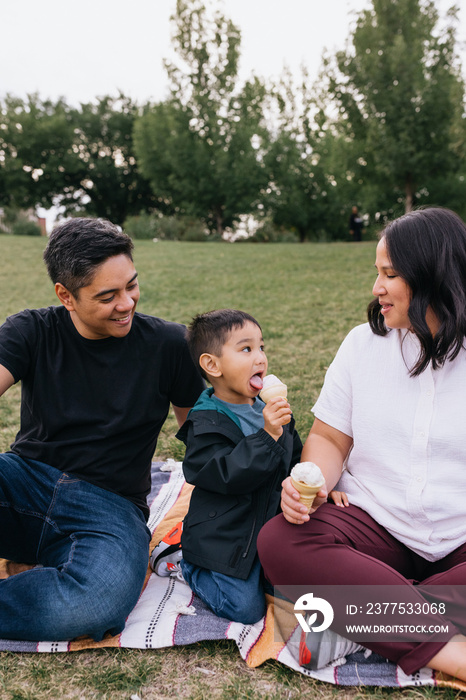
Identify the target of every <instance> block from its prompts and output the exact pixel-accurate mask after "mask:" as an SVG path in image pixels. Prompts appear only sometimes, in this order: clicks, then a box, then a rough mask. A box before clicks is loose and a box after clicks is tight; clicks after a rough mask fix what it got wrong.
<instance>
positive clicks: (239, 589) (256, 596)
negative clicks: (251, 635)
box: [180, 557, 266, 625]
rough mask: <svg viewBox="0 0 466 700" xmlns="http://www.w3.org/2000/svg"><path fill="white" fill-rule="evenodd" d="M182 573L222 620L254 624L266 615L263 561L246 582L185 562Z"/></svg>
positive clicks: (258, 563) (197, 593)
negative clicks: (223, 618)
mask: <svg viewBox="0 0 466 700" xmlns="http://www.w3.org/2000/svg"><path fill="white" fill-rule="evenodd" d="M180 564H181V571H182V572H183V577H184V580H185V581H186V583H187V584H188V585H189V587H190V588H191V590H192V591H194V593H195V594H196V595H197V596H198V597H199V598H200V599H201V600H203V601H204V603H205V604H206V605H208V606H209V608H210V609H211V610H213V612H214V613H215V614H216V615H218V616H219V617H225V618H226V619H227V620H233V621H234V622H242V623H243V625H253V624H254V623H256V622H258V621H259V620H260V619H261V618H262V617H263V616H264V615H265V607H266V606H265V595H264V587H263V584H262V569H261V565H260V562H259V559H258V558H257V557H256V562H255V564H254V566H253V568H252V569H251V573H250V574H249V576H248V578H247V579H246V580H245V581H243V580H242V579H240V578H235V577H234V576H226V575H225V574H219V573H217V572H216V571H210V570H209V569H203V568H201V567H200V566H194V565H193V564H189V562H187V561H185V560H184V559H182V560H181V562H180Z"/></svg>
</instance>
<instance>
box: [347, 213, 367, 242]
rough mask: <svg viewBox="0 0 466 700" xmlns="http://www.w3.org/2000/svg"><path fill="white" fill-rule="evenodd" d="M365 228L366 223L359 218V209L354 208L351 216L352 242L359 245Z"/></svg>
mask: <svg viewBox="0 0 466 700" xmlns="http://www.w3.org/2000/svg"><path fill="white" fill-rule="evenodd" d="M363 226H364V221H363V220H362V219H361V217H360V216H359V212H358V208H357V207H352V209H351V215H350V220H349V229H350V236H352V240H353V241H355V242H356V243H359V242H360V241H361V240H362V229H363Z"/></svg>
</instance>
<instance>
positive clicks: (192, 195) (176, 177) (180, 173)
mask: <svg viewBox="0 0 466 700" xmlns="http://www.w3.org/2000/svg"><path fill="white" fill-rule="evenodd" d="M172 21H173V23H174V25H175V32H174V37H173V41H174V47H175V51H176V53H177V62H176V63H175V62H173V63H169V62H166V68H167V71H168V75H169V78H170V98H169V99H168V100H167V101H166V102H164V103H161V104H158V105H154V106H153V107H152V108H151V109H147V110H145V113H144V115H143V116H142V117H141V118H140V119H139V120H138V121H137V123H136V125H135V131H134V138H135V149H136V153H137V156H138V161H139V164H140V168H141V171H142V173H143V174H144V175H145V176H146V177H147V178H148V179H149V180H150V182H151V184H152V187H153V189H154V191H155V192H157V193H160V194H161V195H163V196H164V197H166V198H167V199H168V200H169V201H170V202H171V203H172V204H173V206H174V207H175V208H176V209H177V210H178V211H180V212H182V213H188V214H193V215H196V216H199V217H202V218H203V219H204V220H205V221H206V223H207V224H208V226H209V228H210V230H211V231H216V232H217V233H218V234H220V235H221V234H223V231H224V230H225V228H226V227H227V226H231V225H232V224H233V223H234V222H235V220H237V219H238V217H239V216H240V215H241V214H243V213H248V212H251V211H253V210H254V208H255V206H256V204H257V198H258V193H259V191H260V189H261V186H263V184H264V183H265V182H266V176H265V171H264V167H263V164H262V161H261V143H262V139H263V137H264V134H265V127H264V126H263V119H262V109H261V107H262V102H263V99H264V96H265V89H264V87H263V85H262V83H261V82H260V81H259V80H258V79H257V78H253V79H251V80H250V81H248V82H247V83H246V84H245V85H244V86H243V87H240V86H239V85H238V58H239V46H240V33H239V30H238V28H237V27H236V26H235V25H234V24H233V22H231V20H229V19H227V18H226V17H224V16H223V15H222V14H221V13H220V12H218V11H215V12H212V13H211V15H209V13H208V11H207V8H206V6H205V5H204V4H203V3H202V2H201V0H191V1H190V2H188V1H187V0H186V1H185V0H178V1H177V4H176V14H175V15H174V17H172Z"/></svg>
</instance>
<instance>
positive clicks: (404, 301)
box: [372, 237, 411, 328]
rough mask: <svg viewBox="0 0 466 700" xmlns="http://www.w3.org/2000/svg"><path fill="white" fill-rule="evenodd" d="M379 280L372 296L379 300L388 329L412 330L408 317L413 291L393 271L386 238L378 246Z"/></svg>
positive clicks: (376, 260) (376, 262)
mask: <svg viewBox="0 0 466 700" xmlns="http://www.w3.org/2000/svg"><path fill="white" fill-rule="evenodd" d="M375 267H376V270H377V279H376V281H375V284H374V286H373V288H372V294H373V295H374V296H375V297H377V298H378V300H379V304H380V306H381V311H380V313H381V314H382V315H383V317H384V320H385V325H386V326H387V328H410V327H411V322H410V320H409V316H408V309H409V304H410V301H411V289H410V288H409V286H408V283H407V282H406V281H405V280H404V279H403V278H402V277H400V276H399V275H398V274H397V272H396V270H394V269H393V267H392V264H391V262H390V259H389V257H388V252H387V246H386V244H385V237H384V238H381V239H380V241H379V244H378V246H377V253H376V258H375Z"/></svg>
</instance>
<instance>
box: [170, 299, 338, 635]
mask: <svg viewBox="0 0 466 700" xmlns="http://www.w3.org/2000/svg"><path fill="white" fill-rule="evenodd" d="M188 344H189V347H190V350H191V353H192V355H193V358H194V359H195V361H196V362H198V363H199V366H200V367H201V371H202V373H203V375H204V377H205V378H206V379H207V380H208V381H209V382H210V383H211V384H212V388H210V389H206V390H205V391H204V392H203V393H202V394H201V396H200V397H199V400H198V401H197V403H196V405H195V406H194V408H193V409H192V411H190V413H189V415H188V418H187V420H186V422H185V424H184V425H183V427H182V428H181V430H180V431H179V432H178V435H177V437H179V438H180V439H181V440H183V441H184V442H185V443H186V456H185V458H184V461H183V471H184V474H185V477H186V481H188V482H189V483H191V484H194V490H193V492H192V496H191V502H190V506H189V511H188V514H187V516H186V518H185V521H184V525H183V534H182V536H181V545H182V555H183V559H182V560H181V562H180V564H179V565H178V566H180V568H181V572H182V575H183V577H184V579H185V581H186V582H187V583H188V584H189V586H190V587H191V588H192V590H193V591H194V592H195V593H196V594H197V595H198V596H199V598H201V599H202V600H203V601H204V602H205V603H206V604H207V605H208V606H209V607H210V608H211V609H212V610H213V611H214V612H215V613H216V614H217V615H219V616H220V617H225V618H227V619H229V620H234V621H236V622H242V623H243V624H253V623H255V622H257V621H258V620H260V619H261V617H262V616H263V615H264V613H265V595H264V584H263V579H262V570H261V565H260V562H259V559H258V556H257V546H256V539H257V535H258V533H259V530H260V528H261V527H262V525H263V524H264V523H265V522H266V521H267V520H269V519H270V518H272V517H273V516H274V515H276V514H277V513H278V512H279V510H280V489H281V484H282V481H283V480H284V479H285V478H286V477H287V476H288V475H289V473H290V470H291V468H292V467H293V466H294V465H295V464H296V463H297V462H299V460H300V457H301V450H302V443H301V440H300V438H299V435H298V433H297V432H296V429H295V427H294V419H293V417H292V415H291V408H290V405H289V403H288V401H287V400H286V399H285V398H281V397H276V398H273V399H271V400H270V401H269V402H268V403H267V404H265V403H264V402H263V401H262V400H261V399H260V398H259V397H258V394H259V392H260V390H261V388H262V382H263V379H264V376H265V375H266V373H267V364H268V363H267V356H266V354H265V349H264V341H263V338H262V330H261V327H260V326H259V324H258V322H257V321H256V320H255V319H254V318H253V317H252V316H250V315H249V314H247V313H245V312H243V311H236V310H232V309H220V310H216V311H211V312H208V313H205V314H200V315H199V316H196V318H195V319H194V320H193V322H192V324H191V326H190V327H189V331H188ZM340 497H341V494H336V495H335V498H338V499H340ZM180 525H181V524H180ZM179 530H181V527H180V528H179ZM167 551H168V550H167ZM160 561H161V560H160ZM161 564H162V566H163V562H162V561H161ZM159 566H160V564H159ZM168 566H169V565H168ZM169 570H170V566H169ZM172 570H173V568H172Z"/></svg>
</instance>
